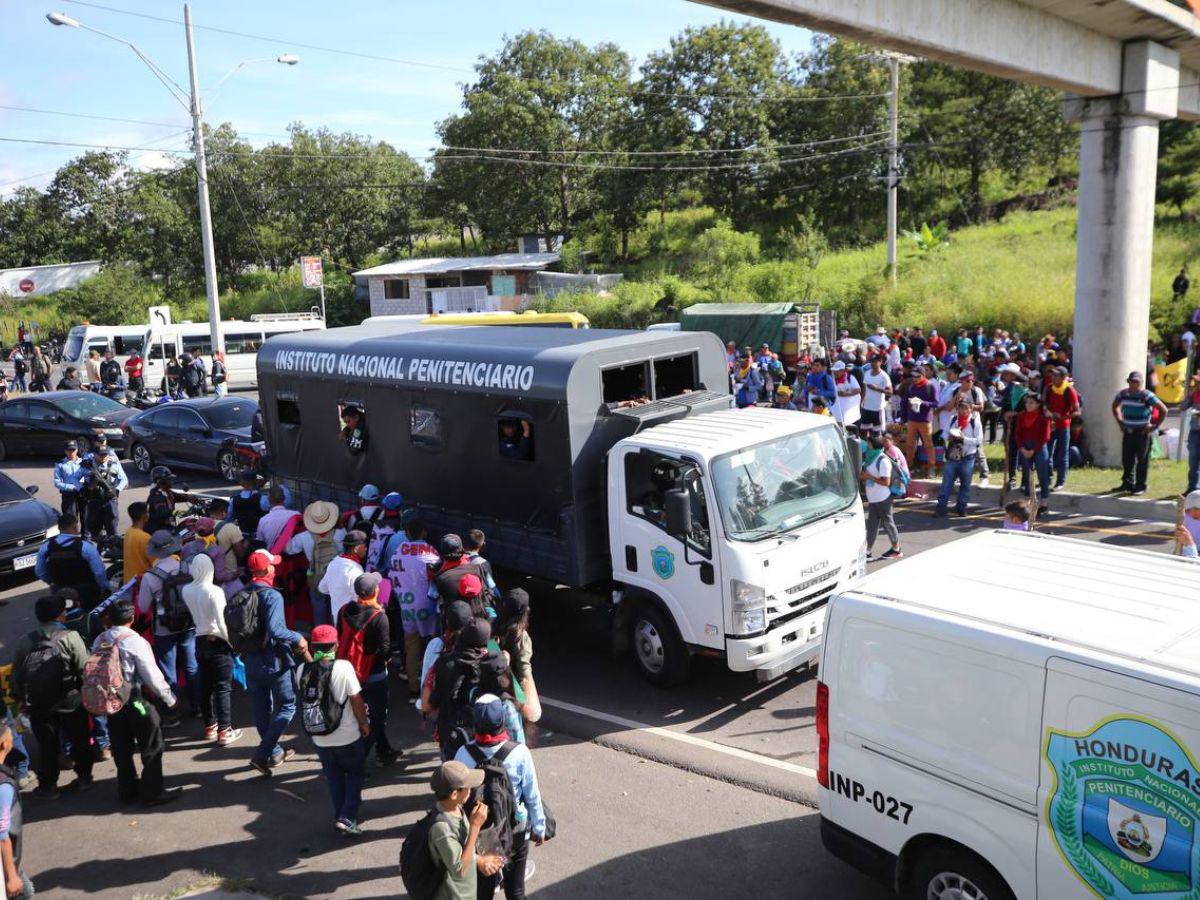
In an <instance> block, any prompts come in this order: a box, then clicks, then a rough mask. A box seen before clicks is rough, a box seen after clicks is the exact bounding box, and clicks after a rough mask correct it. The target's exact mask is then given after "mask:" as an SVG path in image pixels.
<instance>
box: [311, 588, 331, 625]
mask: <svg viewBox="0 0 1200 900" xmlns="http://www.w3.org/2000/svg"><path fill="white" fill-rule="evenodd" d="M308 599H309V600H310V601H311V602H312V610H313V627H314V628H316V627H317V626H318V625H332V624H334V622H333V604H332V602H331V601H330V599H329V595H328V594H322V593H321V592H320V591H309V592H308Z"/></svg>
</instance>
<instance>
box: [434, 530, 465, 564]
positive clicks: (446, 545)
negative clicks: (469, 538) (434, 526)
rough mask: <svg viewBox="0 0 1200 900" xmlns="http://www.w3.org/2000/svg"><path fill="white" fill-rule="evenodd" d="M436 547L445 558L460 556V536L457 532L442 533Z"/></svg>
mask: <svg viewBox="0 0 1200 900" xmlns="http://www.w3.org/2000/svg"><path fill="white" fill-rule="evenodd" d="M438 549H439V550H440V551H441V553H442V556H444V557H445V558H447V559H455V558H457V557H459V556H462V553H463V545H462V538H460V537H459V536H458V535H457V534H447V535H443V536H442V541H441V543H440V544H439V545H438Z"/></svg>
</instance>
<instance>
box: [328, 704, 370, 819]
mask: <svg viewBox="0 0 1200 900" xmlns="http://www.w3.org/2000/svg"><path fill="white" fill-rule="evenodd" d="M342 715H352V713H351V712H350V710H349V709H346V710H343V711H342ZM317 759H319V760H321V771H322V772H323V773H324V775H325V783H326V784H328V785H329V798H330V799H331V800H332V801H333V815H334V817H335V818H338V819H346V820H348V821H350V822H357V821H358V807H359V806H360V805H361V804H362V788H363V777H364V776H365V774H366V768H367V745H366V742H365V741H364V740H363V739H362V738H358V739H357V740H356V741H355V742H354V743H352V744H346V745H345V746H342V747H317Z"/></svg>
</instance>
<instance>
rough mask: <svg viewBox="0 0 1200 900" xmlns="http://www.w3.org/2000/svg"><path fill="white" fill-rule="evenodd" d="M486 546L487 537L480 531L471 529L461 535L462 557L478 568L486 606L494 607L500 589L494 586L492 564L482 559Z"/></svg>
mask: <svg viewBox="0 0 1200 900" xmlns="http://www.w3.org/2000/svg"><path fill="white" fill-rule="evenodd" d="M485 546H487V535H485V534H484V533H483V532H482V531H481V530H480V529H478V528H472V529H470V530H469V531H467V533H466V534H464V535H463V556H465V557H466V560H467V562H468V563H469V564H471V565H475V566H479V572H480V575H481V576H482V578H483V586H484V588H485V589H486V591H487V604H488V606H494V605H495V604H496V601H497V600H499V599H500V588H498V587H497V586H496V576H495V575H494V574H492V564H491V563H490V562H488V561H487V560H486V559H484V558H483V548H484V547H485Z"/></svg>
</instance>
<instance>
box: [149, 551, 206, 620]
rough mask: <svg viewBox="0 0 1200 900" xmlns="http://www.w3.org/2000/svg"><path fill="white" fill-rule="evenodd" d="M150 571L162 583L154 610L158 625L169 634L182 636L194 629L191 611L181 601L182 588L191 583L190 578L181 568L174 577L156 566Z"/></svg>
mask: <svg viewBox="0 0 1200 900" xmlns="http://www.w3.org/2000/svg"><path fill="white" fill-rule="evenodd" d="M150 571H151V572H153V573H154V575H155V577H156V578H158V580H159V581H161V582H162V596H161V599H160V600H159V601H158V606H157V608H156V609H155V616H156V617H157V619H158V624H159V625H161V626H162V627H163V628H165V629H166V630H167V632H168V633H169V634H182V633H183V632H185V631H190V630H191V629H193V628H195V627H196V622H195V621H194V620H193V619H192V611H191V610H190V609H188V605H187V603H185V602H184V600H183V586H184V585H185V584H191V583H192V576H191V575H189V574H188V573H187V572H186V571H185V570H184V569H183V568H182V567H180V569H179V571H178V572H176V573H175V574H174V575H168V574H167V573H166V572H164V571H163V570H162V569H160V568H159V567H158V566H155V567H154V568H152V569H151V570H150ZM159 610H161V612H159Z"/></svg>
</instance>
